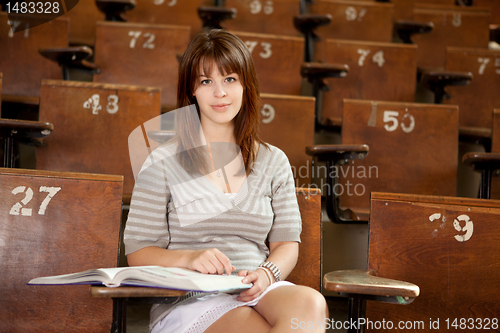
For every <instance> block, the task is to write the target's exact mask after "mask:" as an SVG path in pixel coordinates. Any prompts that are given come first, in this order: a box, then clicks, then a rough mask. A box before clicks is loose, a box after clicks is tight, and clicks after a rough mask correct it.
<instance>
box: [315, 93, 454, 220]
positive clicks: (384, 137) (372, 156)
mask: <svg viewBox="0 0 500 333" xmlns="http://www.w3.org/2000/svg"><path fill="white" fill-rule="evenodd" d="M342 117H343V118H342V144H340V145H316V146H312V147H308V148H307V152H308V154H310V155H311V156H313V157H315V158H316V159H317V160H318V161H319V162H326V168H324V169H323V170H316V171H315V173H319V172H322V173H323V174H326V175H325V176H326V183H322V184H321V186H320V188H322V189H323V191H322V192H323V193H324V194H325V196H326V207H327V213H328V217H329V219H330V220H331V221H333V222H337V223H366V221H368V220H369V216H370V193H371V192H374V191H384V192H391V193H411V194H426V195H446V196H456V193H457V192H456V191H457V165H458V164H457V163H458V107H456V106H451V105H446V106H445V105H434V104H424V103H403V102H386V101H373V100H348V99H346V100H344V103H343V116H342ZM351 160H352V161H351ZM315 168H318V169H319V168H321V167H320V166H315Z"/></svg>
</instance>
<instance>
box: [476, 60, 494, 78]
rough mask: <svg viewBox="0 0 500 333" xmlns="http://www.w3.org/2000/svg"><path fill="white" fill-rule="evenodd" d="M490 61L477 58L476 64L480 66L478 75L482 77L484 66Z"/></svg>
mask: <svg viewBox="0 0 500 333" xmlns="http://www.w3.org/2000/svg"><path fill="white" fill-rule="evenodd" d="M490 61H491V59H490V58H481V57H479V58H477V62H479V63H480V64H481V65H479V75H483V74H484V70H485V69H486V65H488V64H489V62H490Z"/></svg>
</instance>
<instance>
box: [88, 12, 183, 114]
mask: <svg viewBox="0 0 500 333" xmlns="http://www.w3.org/2000/svg"><path fill="white" fill-rule="evenodd" d="M190 33H191V32H190V28H189V27H188V26H174V25H161V24H142V23H124V22H98V23H97V28H96V42H95V57H94V58H95V64H96V66H97V67H98V68H99V69H100V74H95V75H94V76H93V82H95V83H116V84H126V85H136V86H149V87H159V88H161V96H162V98H161V103H162V106H163V107H164V108H165V109H166V110H173V109H175V107H176V104H177V102H176V94H177V72H178V59H177V57H178V56H179V55H182V54H183V53H184V51H185V50H186V48H187V45H188V43H189V40H190Z"/></svg>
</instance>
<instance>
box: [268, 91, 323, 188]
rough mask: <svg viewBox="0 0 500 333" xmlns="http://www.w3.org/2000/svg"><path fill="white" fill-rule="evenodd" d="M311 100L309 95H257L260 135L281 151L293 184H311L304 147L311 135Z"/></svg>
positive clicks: (309, 168) (312, 108)
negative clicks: (259, 110) (258, 97)
mask: <svg viewBox="0 0 500 333" xmlns="http://www.w3.org/2000/svg"><path fill="white" fill-rule="evenodd" d="M314 103H315V99H314V98H313V97H303V96H285V95H270V94H262V95H261V119H260V129H259V132H260V137H261V139H262V140H264V141H265V142H268V143H270V144H272V145H274V146H276V147H278V148H280V149H281V150H283V151H284V152H285V154H286V155H287V157H288V159H289V160H290V164H291V165H292V170H293V172H294V178H295V187H309V186H310V185H311V170H312V165H311V164H312V159H311V157H310V156H308V155H307V154H306V147H307V146H310V145H312V144H313V139H314Z"/></svg>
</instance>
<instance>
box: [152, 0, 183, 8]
mask: <svg viewBox="0 0 500 333" xmlns="http://www.w3.org/2000/svg"><path fill="white" fill-rule="evenodd" d="M153 3H154V4H155V5H158V6H159V5H163V4H164V3H165V0H154V1H153ZM176 4H177V0H171V1H170V2H168V3H167V6H170V7H173V6H175V5H176Z"/></svg>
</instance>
